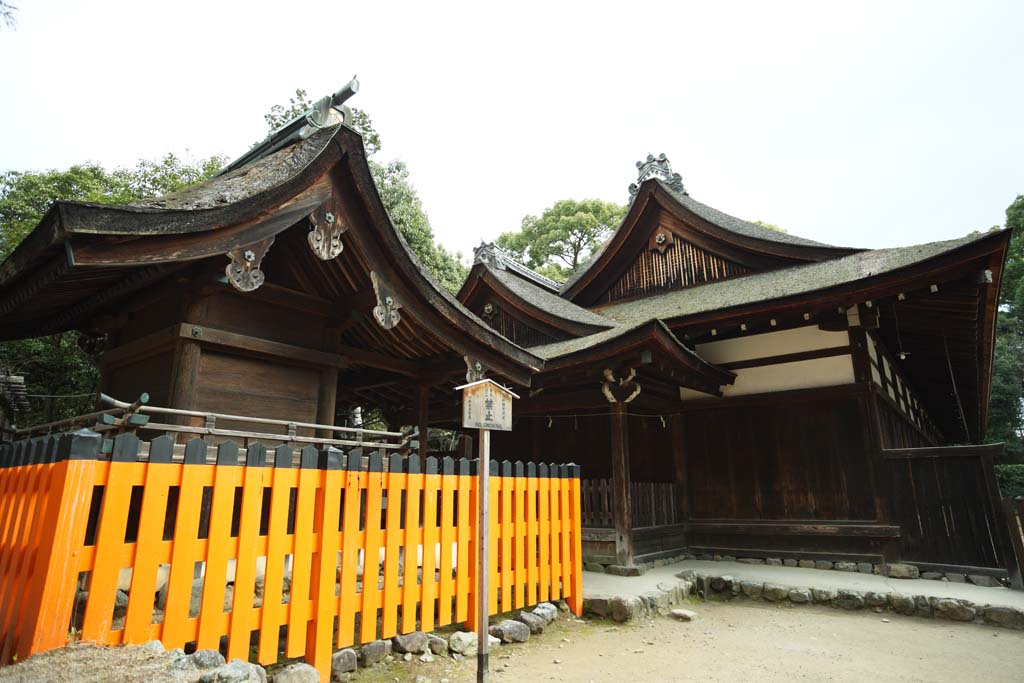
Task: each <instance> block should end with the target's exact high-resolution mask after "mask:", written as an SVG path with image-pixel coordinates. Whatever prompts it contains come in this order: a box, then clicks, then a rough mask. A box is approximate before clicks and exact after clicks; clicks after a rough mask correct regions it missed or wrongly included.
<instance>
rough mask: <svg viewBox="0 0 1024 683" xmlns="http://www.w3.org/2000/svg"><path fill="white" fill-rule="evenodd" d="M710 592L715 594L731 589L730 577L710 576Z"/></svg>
mask: <svg viewBox="0 0 1024 683" xmlns="http://www.w3.org/2000/svg"><path fill="white" fill-rule="evenodd" d="M710 584H711V590H713V591H715V592H716V593H721V592H723V591H727V590H730V589H732V577H731V576H712V577H711V581H710Z"/></svg>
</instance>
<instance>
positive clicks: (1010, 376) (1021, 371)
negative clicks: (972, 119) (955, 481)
mask: <svg viewBox="0 0 1024 683" xmlns="http://www.w3.org/2000/svg"><path fill="white" fill-rule="evenodd" d="M1006 227H1008V228H1013V236H1012V238H1011V239H1010V247H1009V250H1008V253H1007V256H1006V268H1005V269H1004V270H1003V278H1002V288H1001V290H1000V295H999V319H998V321H997V323H996V342H995V358H994V359H993V363H992V391H991V395H990V399H989V415H988V429H987V438H988V440H989V441H1003V442H1004V443H1006V459H1007V460H1009V461H1016V462H1024V195H1018V196H1017V198H1016V199H1015V200H1014V202H1013V203H1012V204H1010V206H1009V207H1007V209H1006ZM993 229H998V226H996V228H993Z"/></svg>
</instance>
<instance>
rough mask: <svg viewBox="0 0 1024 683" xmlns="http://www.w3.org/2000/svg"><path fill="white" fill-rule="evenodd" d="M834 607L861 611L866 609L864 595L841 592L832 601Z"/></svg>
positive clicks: (855, 592)
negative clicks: (863, 608)
mask: <svg viewBox="0 0 1024 683" xmlns="http://www.w3.org/2000/svg"><path fill="white" fill-rule="evenodd" d="M832 606H833V607H838V608H840V609H861V608H862V607H864V595H863V594H862V593H860V592H859V591H850V590H841V591H839V592H838V594H837V595H836V597H835V598H833V599H832Z"/></svg>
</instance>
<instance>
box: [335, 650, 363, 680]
mask: <svg viewBox="0 0 1024 683" xmlns="http://www.w3.org/2000/svg"><path fill="white" fill-rule="evenodd" d="M358 659H359V658H358V657H357V656H356V651H355V650H353V649H352V648H350V647H346V648H345V649H344V650H338V651H337V652H335V653H334V654H333V655H331V678H334V677H335V676H336V675H337V674H344V673H348V672H350V671H355V670H356V666H358Z"/></svg>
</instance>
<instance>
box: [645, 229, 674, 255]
mask: <svg viewBox="0 0 1024 683" xmlns="http://www.w3.org/2000/svg"><path fill="white" fill-rule="evenodd" d="M674 241H675V236H674V235H673V234H672V232H671V231H670V230H666V229H665V228H658V229H657V230H655V231H654V232H653V233H652V234H651V239H650V240H649V241H648V243H647V247H648V248H649V249H650V250H651V251H656V252H658V253H659V254H664V253H665V250H666V249H668V248H669V247H670V246H671V245H672V243H673V242H674Z"/></svg>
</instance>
